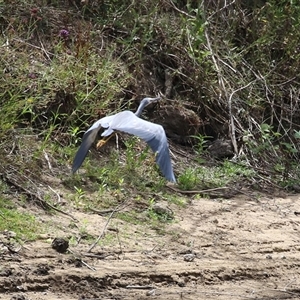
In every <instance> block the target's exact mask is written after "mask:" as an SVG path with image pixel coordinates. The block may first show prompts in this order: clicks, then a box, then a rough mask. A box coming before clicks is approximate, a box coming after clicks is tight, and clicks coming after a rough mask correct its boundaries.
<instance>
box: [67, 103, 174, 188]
mask: <svg viewBox="0 0 300 300" xmlns="http://www.w3.org/2000/svg"><path fill="white" fill-rule="evenodd" d="M159 99H160V97H158V98H144V99H143V100H142V101H141V103H140V105H139V107H138V109H137V111H136V112H135V113H133V112H131V111H122V112H119V113H117V114H115V115H112V116H107V117H104V118H102V119H100V120H98V121H97V122H95V123H94V124H93V125H92V126H91V127H90V128H89V129H88V130H87V131H86V133H85V134H84V136H83V139H82V143H81V146H80V147H79V149H78V151H77V153H76V155H75V158H74V161H73V166H72V173H74V172H76V171H77V170H78V169H79V168H80V166H81V164H82V163H83V161H84V159H85V157H86V155H87V153H88V151H89V149H90V147H91V145H92V144H93V142H94V140H95V139H96V137H97V134H98V131H99V130H100V128H105V129H106V130H105V131H104V132H103V133H102V134H101V136H103V137H107V136H110V135H111V134H112V133H113V132H115V131H120V132H126V133H129V134H132V135H136V136H138V137H139V138H141V139H143V140H144V141H145V142H146V143H147V144H148V145H149V146H150V148H151V149H152V151H153V152H154V153H156V163H157V165H158V166H159V168H160V171H161V172H162V174H163V175H164V177H165V178H166V179H167V180H168V181H171V182H176V179H175V176H174V172H173V167H172V163H171V158H170V153H169V146H168V141H167V137H166V134H165V131H164V129H163V127H162V126H161V125H158V124H154V123H151V122H148V121H146V120H143V119H140V118H139V116H140V114H141V113H142V111H143V109H144V108H145V107H146V106H147V105H149V104H150V103H153V102H157V101H159Z"/></svg>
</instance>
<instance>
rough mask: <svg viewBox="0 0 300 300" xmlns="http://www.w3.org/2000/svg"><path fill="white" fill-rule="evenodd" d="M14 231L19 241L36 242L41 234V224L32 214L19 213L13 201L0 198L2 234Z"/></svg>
mask: <svg viewBox="0 0 300 300" xmlns="http://www.w3.org/2000/svg"><path fill="white" fill-rule="evenodd" d="M4 230H8V231H12V232H14V233H15V234H16V238H17V239H21V240H34V239H36V237H37V235H38V234H40V233H41V224H39V222H38V221H37V220H36V219H35V217H34V216H33V215H32V214H29V213H26V212H20V211H18V210H17V209H16V208H15V207H14V206H13V205H12V204H11V201H9V200H7V199H4V198H2V197H1V198H0V232H3V231H4Z"/></svg>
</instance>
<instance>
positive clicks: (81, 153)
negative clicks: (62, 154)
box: [72, 115, 115, 173]
mask: <svg viewBox="0 0 300 300" xmlns="http://www.w3.org/2000/svg"><path fill="white" fill-rule="evenodd" d="M114 117H115V115H113V116H108V117H104V118H102V119H100V120H98V121H97V122H95V123H94V124H93V125H92V126H91V127H90V128H89V129H88V130H87V131H86V132H85V134H84V135H83V138H82V142H81V145H80V147H79V149H78V151H77V153H76V155H75V158H74V160H73V165H72V173H75V172H76V171H77V170H78V169H79V168H80V166H81V165H82V163H83V161H84V159H85V157H86V156H87V153H88V151H89V149H90V148H91V146H92V144H93V142H94V141H95V139H96V137H97V134H98V132H99V130H100V128H101V127H104V128H107V127H109V125H110V122H111V120H112V119H113V118H114Z"/></svg>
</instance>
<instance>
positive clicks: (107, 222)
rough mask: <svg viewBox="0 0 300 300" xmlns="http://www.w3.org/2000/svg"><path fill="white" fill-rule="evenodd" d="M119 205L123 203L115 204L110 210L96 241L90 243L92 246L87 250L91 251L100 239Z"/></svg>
mask: <svg viewBox="0 0 300 300" xmlns="http://www.w3.org/2000/svg"><path fill="white" fill-rule="evenodd" d="M121 205H123V203H122V204H120V205H119V206H117V207H116V208H115V209H114V210H113V211H112V212H111V214H110V215H109V217H108V219H107V221H106V224H105V225H104V227H103V229H102V232H101V234H100V235H99V236H98V238H97V239H96V241H95V242H94V243H93V244H92V246H91V247H90V248H89V250H88V251H87V252H91V251H92V250H93V249H94V247H95V246H96V245H97V243H98V242H99V241H100V240H101V238H102V237H103V236H104V234H105V231H106V228H107V226H108V224H109V222H110V220H111V219H112V217H113V215H114V214H115V213H116V212H117V211H118V210H119V208H120V206H121Z"/></svg>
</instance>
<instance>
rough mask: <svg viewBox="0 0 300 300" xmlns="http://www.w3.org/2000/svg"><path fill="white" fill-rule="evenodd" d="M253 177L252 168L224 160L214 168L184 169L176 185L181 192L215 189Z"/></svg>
mask: <svg viewBox="0 0 300 300" xmlns="http://www.w3.org/2000/svg"><path fill="white" fill-rule="evenodd" d="M253 175H255V171H254V170H253V168H250V167H247V166H244V165H242V164H237V163H234V162H231V161H229V160H225V161H224V162H223V163H222V164H218V165H216V166H209V167H206V166H197V167H194V168H187V169H185V171H184V172H183V173H182V174H181V175H180V176H179V178H178V184H179V187H180V188H181V189H183V190H192V189H207V188H217V187H225V186H228V185H230V184H232V183H234V182H235V181H237V180H241V179H243V178H250V177H251V176H253Z"/></svg>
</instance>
